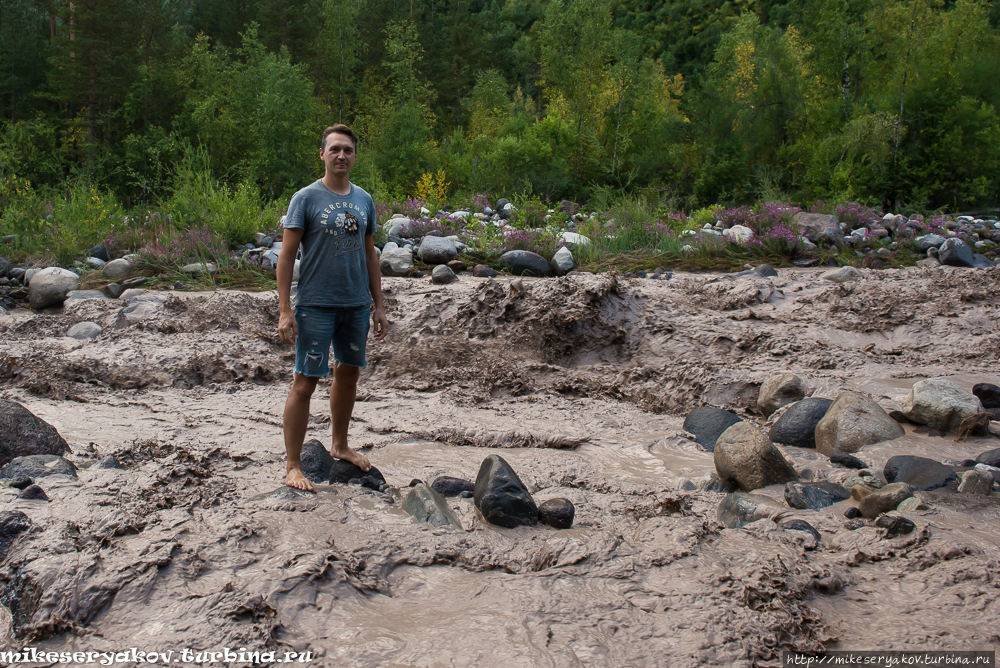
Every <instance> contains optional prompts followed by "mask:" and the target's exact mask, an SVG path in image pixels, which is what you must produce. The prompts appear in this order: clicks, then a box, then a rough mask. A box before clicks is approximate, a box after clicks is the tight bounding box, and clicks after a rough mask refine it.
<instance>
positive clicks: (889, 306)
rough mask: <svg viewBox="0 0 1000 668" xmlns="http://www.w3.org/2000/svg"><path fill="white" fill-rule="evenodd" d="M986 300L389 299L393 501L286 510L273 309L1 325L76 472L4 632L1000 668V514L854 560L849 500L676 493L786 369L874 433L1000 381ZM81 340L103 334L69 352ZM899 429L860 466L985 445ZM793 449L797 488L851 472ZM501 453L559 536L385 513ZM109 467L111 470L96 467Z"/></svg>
mask: <svg viewBox="0 0 1000 668" xmlns="http://www.w3.org/2000/svg"><path fill="white" fill-rule="evenodd" d="M984 277H986V278H987V279H989V280H992V281H994V282H995V279H996V278H997V276H996V275H994V274H993V273H992V272H960V271H951V270H939V271H936V272H931V271H922V270H921V271H917V270H905V271H899V272H888V271H886V272H865V275H864V277H863V279H862V280H861V281H860V282H859V283H857V284H854V285H849V286H828V285H823V284H822V283H821V282H819V281H818V280H817V277H816V273H815V272H808V271H793V272H785V271H782V275H781V277H780V278H778V279H774V280H759V279H736V280H733V279H728V278H720V277H713V276H693V275H679V276H678V277H677V278H676V279H675V280H673V281H671V282H665V283H657V282H654V281H627V280H624V279H622V280H616V279H614V278H609V277H588V276H579V277H571V278H569V279H561V280H558V281H557V280H540V281H529V280H525V281H521V282H509V281H501V282H494V283H488V282H482V281H476V280H472V279H468V280H464V281H462V282H460V283H459V284H457V285H454V286H448V287H447V288H440V287H432V286H428V285H427V284H424V283H417V282H411V281H407V280H404V279H388V280H386V287H387V291H388V293H389V305H390V318H391V319H392V321H393V323H394V329H393V332H392V337H391V341H390V342H389V343H388V344H386V345H384V346H380V347H375V348H374V349H373V350H372V354H371V360H372V364H371V366H370V367H369V369H368V370H367V371H366V372H365V376H364V378H363V381H362V396H361V399H362V401H359V402H358V404H357V407H356V411H355V418H356V420H355V422H354V423H353V424H352V427H351V439H352V443H353V444H354V445H355V447H362V448H365V452H366V454H368V456H369V457H370V458H371V459H372V460H373V462H374V463H375V464H376V465H377V466H378V467H379V468H380V469H381V470H382V471H383V473H384V474H385V475H386V478H387V479H388V481H389V483H390V484H391V485H392V486H393V487H394V488H395V490H394V492H393V493H391V494H378V493H375V492H372V491H370V490H366V489H362V488H358V487H352V486H346V485H334V486H327V487H324V488H322V489H321V490H320V491H319V492H318V493H317V494H315V495H311V496H308V497H306V496H303V497H297V498H295V497H293V498H291V499H286V498H281V497H273V496H271V495H270V493H271V492H273V491H275V490H279V489H280V488H281V480H282V474H283V447H282V445H281V427H280V425H281V410H282V406H283V402H284V393H285V387H286V386H287V380H288V370H289V367H290V359H289V355H288V350H287V349H286V348H284V347H282V346H280V345H279V344H278V342H277V341H276V337H275V336H274V333H273V329H274V324H275V318H276V308H275V302H274V298H273V296H271V295H244V294H225V293H220V294H214V295H193V296H187V297H185V298H179V299H173V300H169V299H168V300H167V301H166V303H164V304H162V305H157V306H156V307H155V308H153V309H151V310H150V311H149V312H148V313H146V314H145V315H143V316H142V317H141V318H136V319H134V321H133V320H129V318H128V314H124V315H123V313H122V312H121V307H122V305H120V304H110V303H94V302H86V303H77V304H70V305H68V306H67V307H66V308H65V309H63V310H62V311H60V312H55V313H51V314H46V315H30V314H26V313H15V314H13V315H12V316H9V317H8V318H6V319H5V321H4V322H2V323H0V326H4V327H6V328H7V335H6V337H7V338H6V341H7V343H5V344H4V350H3V354H4V360H5V369H6V371H5V372H4V374H5V375H4V376H3V379H4V382H5V383H6V386H5V390H4V394H5V396H7V397H8V398H14V399H16V400H19V401H21V402H23V403H24V404H25V405H26V406H27V407H28V408H29V409H31V410H32V411H33V412H35V413H36V414H37V415H38V416H40V417H42V418H44V419H45V420H47V421H49V422H50V423H52V424H53V425H55V426H56V427H57V428H58V429H59V431H60V433H61V434H63V436H64V437H65V438H66V439H67V441H68V442H69V443H70V445H71V447H72V450H73V454H72V455H71V457H70V458H71V459H72V460H73V461H74V462H76V463H77V464H78V466H80V467H81V471H80V474H79V479H78V480H72V479H67V478H59V477H56V476H51V477H49V478H46V479H44V480H43V481H42V482H43V486H44V487H45V489H46V492H47V493H48V495H49V497H50V498H51V499H52V501H51V502H50V503H48V504H46V503H44V502H30V501H17V500H11V499H12V498H13V493H12V492H3V494H5V496H6V498H5V500H7V501H9V502H8V504H7V506H6V507H7V508H9V509H18V510H21V511H22V512H24V513H25V514H26V515H28V516H29V517H30V518H31V520H32V522H33V525H34V529H33V531H32V532H31V533H30V534H28V535H26V536H24V537H22V538H21V539H20V540H19V541H18V542H17V543H16V544H15V545H14V547H13V548H12V549H11V550H10V551H9V552H8V554H7V555H6V557H5V558H4V561H3V562H2V563H0V578H2V581H3V582H2V584H3V590H4V591H5V592H7V595H6V596H5V598H4V602H6V603H7V604H8V605H9V606H10V608H11V612H12V619H11V620H10V622H9V624H8V626H7V628H6V629H4V630H3V631H0V634H5V635H6V636H8V637H10V636H13V635H16V636H17V639H12V640H10V642H11V643H15V644H16V643H17V642H29V641H30V642H33V643H34V644H36V645H38V646H39V647H41V648H45V649H53V650H69V649H74V650H95V651H96V650H108V649H119V650H120V649H124V648H129V647H133V646H139V647H147V648H148V649H155V650H170V649H174V650H179V649H182V648H185V647H189V648H193V649H206V650H218V651H221V648H222V647H223V646H227V647H231V648H234V649H236V648H238V647H248V648H252V649H275V650H278V651H286V650H290V651H300V650H308V651H311V652H313V655H314V656H315V657H317V658H316V660H315V661H314V665H330V666H474V665H475V666H511V665H514V666H520V665H524V666H627V665H635V666H661V665H663V666H666V665H670V666H695V665H773V664H776V663H777V660H778V658H777V657H778V652H780V651H781V650H782V649H800V650H815V649H821V648H823V647H826V648H839V649H997V646H998V645H1000V638H998V636H997V629H998V628H1000V624H998V622H1000V619H998V605H1000V603H998V593H1000V592H998V587H1000V585H998V580H997V566H998V555H1000V531H998V527H1000V524H998V523H1000V499H998V497H997V495H996V494H994V496H993V497H990V498H980V499H972V498H970V497H964V496H959V495H957V494H955V493H954V492H949V491H943V492H933V493H927V494H926V500H927V502H928V503H929V504H930V505H931V509H930V510H927V511H918V512H913V513H908V515H907V516H908V517H910V519H912V520H913V521H914V522H915V523H916V525H917V531H915V532H914V533H913V534H910V535H909V536H904V537H901V538H897V539H892V540H887V539H885V538H884V537H882V536H881V535H880V534H878V533H877V532H874V531H872V530H870V529H862V530H859V531H857V532H854V533H853V534H851V533H849V532H846V531H845V530H844V527H843V521H844V520H843V512H844V510H845V509H846V508H847V507H848V506H849V505H851V502H850V501H848V502H843V503H841V504H837V505H835V506H832V507H830V508H827V509H824V510H823V511H821V512H815V513H808V519H809V521H810V523H812V524H813V525H814V526H815V527H816V528H817V529H818V530H819V531H820V533H821V535H822V537H823V540H822V541H821V542H819V543H817V542H816V541H814V540H813V539H812V537H811V536H809V535H808V534H805V533H803V532H792V531H783V530H780V529H778V528H777V526H776V525H774V524H773V523H771V522H769V521H762V522H758V523H756V524H754V525H751V526H748V527H745V528H743V529H739V530H733V529H725V528H723V527H722V526H721V525H719V524H718V523H717V521H716V520H715V509H716V506H717V505H718V503H719V501H720V500H721V498H722V495H721V494H714V493H708V492H693V493H690V492H685V493H679V492H676V491H674V489H675V484H676V481H677V478H679V477H681V476H685V477H688V478H691V479H697V478H699V477H700V476H701V475H703V474H704V473H706V472H708V471H711V470H713V468H714V467H713V463H712V455H711V453H707V452H704V451H703V450H701V449H700V448H699V447H698V446H697V445H696V444H694V443H693V442H692V441H691V440H689V439H688V438H687V437H686V435H685V434H684V432H683V430H682V423H683V415H685V414H686V412H687V410H689V409H690V408H691V407H693V406H696V405H700V404H702V403H710V404H713V405H720V406H724V407H727V408H729V409H731V410H735V411H737V412H739V413H740V414H741V415H742V416H743V417H744V418H746V419H748V420H751V421H754V422H756V423H758V424H761V425H764V424H765V420H764V418H763V417H761V416H759V415H756V414H755V413H754V399H755V397H756V390H757V388H759V385H760V383H761V382H762V381H763V379H764V378H765V377H766V376H767V374H768V373H771V372H773V371H777V370H786V369H788V370H793V371H795V372H796V373H798V374H800V375H801V376H802V377H803V378H804V379H806V381H807V382H808V383H809V385H810V387H811V389H812V392H813V394H814V395H815V396H826V397H831V398H832V397H835V396H836V394H837V393H838V392H839V391H840V390H842V389H852V390H856V391H862V392H865V393H867V394H870V395H871V396H873V397H874V398H875V399H877V400H878V401H879V402H880V403H881V404H882V405H883V406H884V407H886V408H887V410H891V409H892V408H897V407H898V405H899V403H900V402H901V400H902V399H903V398H904V397H905V394H906V392H907V391H908V389H909V387H910V385H912V383H913V382H915V381H916V380H918V379H920V378H922V377H929V376H937V375H948V376H951V377H953V378H954V379H955V380H956V381H958V382H960V383H961V384H963V385H965V386H968V387H971V385H972V384H973V383H975V382H982V381H993V382H996V381H997V380H998V376H997V375H995V374H993V373H992V372H993V370H994V369H995V368H996V363H997V357H998V352H1000V349H998V341H1000V331H998V328H997V325H996V324H995V323H996V322H997V320H996V315H997V314H996V308H995V307H994V306H993V305H992V303H991V302H990V301H989V300H988V299H986V297H985V296H983V295H980V292H981V288H980V287H978V286H980V285H982V281H983V280H984ZM927 295H934V296H935V298H934V299H933V300H928V299H927ZM83 320H93V321H96V322H99V323H100V324H102V326H104V327H105V332H106V333H105V334H104V335H103V336H102V337H101V338H99V339H98V340H96V341H93V342H87V343H80V342H71V341H69V340H67V339H63V338H62V337H61V334H62V332H64V331H65V329H67V328H68V327H69V326H70V325H72V324H73V323H75V322H80V321H83ZM871 344H874V345H871ZM866 348H867V350H866ZM321 389H325V388H323V387H322V386H321ZM327 410H328V407H327V406H326V401H325V399H324V398H323V397H322V396H321V394H320V393H318V394H317V397H316V398H315V399H314V402H313V418H312V421H311V424H310V433H309V435H308V437H310V438H312V437H315V438H321V439H326V438H328V436H327V434H328V430H329V422H328V421H326V420H325V419H324V415H325V414H326V411H327ZM456 429H475V430H480V432H483V433H488V434H490V435H492V440H491V442H492V443H493V444H494V445H503V443H504V442H505V441H504V439H505V438H506V436H504V435H505V434H524V433H530V434H532V435H534V436H536V437H537V438H536V440H537V441H538V442H539V443H541V442H544V441H546V439H548V440H549V441H551V440H552V439H553V438H555V437H559V438H563V439H567V440H569V441H573V442H578V441H579V442H582V444H580V445H579V446H578V447H576V448H571V449H552V448H544V447H538V448H503V449H501V450H497V449H496V448H484V447H476V446H475V445H455V444H454V442H449V441H448V438H446V437H444V436H442V434H446V433H451V432H448V431H447V430H456ZM906 430H907V433H906V435H905V436H904V437H902V438H900V439H897V440H895V441H892V442H888V443H883V444H878V445H875V446H869V447H867V448H865V449H864V450H863V451H862V452H861V453H859V454H860V456H861V457H862V458H863V459H865V460H866V461H868V462H870V463H871V464H872V469H873V470H881V467H882V465H883V464H884V462H885V460H886V459H888V458H889V457H891V456H892V455H895V454H916V455H921V456H927V457H932V458H935V459H938V460H945V459H950V460H955V461H961V460H963V459H966V458H974V457H975V456H976V455H978V454H979V453H980V452H983V451H984V450H988V449H992V448H995V447H1000V442H998V441H997V440H996V439H986V438H973V439H969V440H968V441H965V442H961V443H956V442H955V441H954V435H951V436H947V437H935V436H930V435H929V434H928V433H927V430H925V429H923V428H919V427H915V426H913V425H907V427H906ZM434 438H437V439H438V440H433V439H434ZM515 441H516V439H513V438H512V439H511V442H515ZM519 442H520V441H519ZM784 450H785V453H786V455H787V456H788V457H789V459H790V460H791V461H792V462H793V463H794V464H795V466H796V468H797V469H799V471H800V472H801V473H802V475H803V477H804V478H811V479H831V480H840V479H842V478H843V476H844V475H846V474H847V472H846V471H845V470H844V469H840V468H839V467H836V466H832V465H831V464H830V463H829V462H828V461H827V460H826V459H825V458H823V457H820V456H818V455H817V454H816V453H815V452H812V451H809V450H800V449H795V448H785V449H784ZM496 452H499V453H500V454H501V455H502V456H503V457H504V458H506V459H507V460H508V461H509V462H510V463H511V464H512V465H513V466H514V468H515V469H516V470H517V471H518V473H519V475H520V476H521V478H522V479H523V480H524V481H525V483H526V484H527V485H528V486H529V488H530V489H531V491H532V493H533V495H534V496H535V498H536V500H537V501H544V500H546V499H549V498H556V497H565V498H568V499H570V500H572V501H573V502H574V504H575V505H576V509H577V515H576V523H575V525H574V528H573V529H570V530H566V531H555V530H552V529H549V528H547V527H544V526H538V527H533V528H520V529H516V530H506V529H499V528H496V527H491V526H489V525H486V524H484V523H483V522H482V520H481V519H480V518H479V517H478V515H477V513H476V511H475V509H474V508H473V506H472V503H471V501H470V500H466V499H452V500H451V505H452V506H453V507H454V508H455V509H456V514H457V515H458V517H459V518H460V519H461V521H462V524H463V530H461V531H458V530H448V529H434V528H431V527H428V526H422V525H418V524H415V523H414V522H413V521H412V520H411V519H410V518H409V517H408V516H407V515H405V513H403V512H402V510H401V508H400V502H399V499H400V495H401V494H403V493H405V491H406V486H407V485H408V484H409V482H410V480H411V479H413V478H419V479H422V480H430V479H431V478H433V477H434V476H436V475H441V474H446V475H453V476H459V477H464V478H467V479H474V478H475V475H476V472H477V471H478V468H479V464H480V462H481V461H482V459H483V458H484V457H485V456H486V455H488V454H492V453H496ZM112 453H113V454H116V455H117V456H118V457H119V459H120V460H121V461H122V463H123V466H124V469H122V470H98V469H96V468H89V467H90V465H91V464H93V463H94V462H96V461H97V460H98V459H99V458H100V457H102V456H104V455H106V454H112ZM762 493H765V494H768V495H771V496H772V497H774V498H776V499H781V498H782V489H781V488H780V487H774V488H769V489H766V490H762ZM831 583H832V584H831ZM0 617H2V615H0ZM4 645H5V646H7V641H5V642H4Z"/></svg>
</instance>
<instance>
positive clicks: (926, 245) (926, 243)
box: [913, 234, 945, 253]
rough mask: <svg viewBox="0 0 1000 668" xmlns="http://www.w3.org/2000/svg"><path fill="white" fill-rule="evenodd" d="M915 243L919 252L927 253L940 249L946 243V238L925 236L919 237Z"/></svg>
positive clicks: (936, 235)
mask: <svg viewBox="0 0 1000 668" xmlns="http://www.w3.org/2000/svg"><path fill="white" fill-rule="evenodd" d="M913 241H914V243H915V244H916V246H917V250H918V251H920V252H921V253H926V252H927V251H929V250H930V249H932V248H940V247H941V244H943V243H944V242H945V238H944V237H942V236H941V235H940V234H925V235H924V236H922V237H917V238H916V239H914V240H913Z"/></svg>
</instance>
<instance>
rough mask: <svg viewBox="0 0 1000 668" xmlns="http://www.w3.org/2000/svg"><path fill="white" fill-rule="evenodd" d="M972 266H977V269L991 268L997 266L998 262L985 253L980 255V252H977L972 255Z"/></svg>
mask: <svg viewBox="0 0 1000 668" xmlns="http://www.w3.org/2000/svg"><path fill="white" fill-rule="evenodd" d="M972 266H973V267H975V268H976V269H989V268H990V267H995V266H997V263H996V262H994V261H993V260H991V259H989V258H988V257H986V256H985V255H980V254H979V253H975V254H974V255H973V256H972Z"/></svg>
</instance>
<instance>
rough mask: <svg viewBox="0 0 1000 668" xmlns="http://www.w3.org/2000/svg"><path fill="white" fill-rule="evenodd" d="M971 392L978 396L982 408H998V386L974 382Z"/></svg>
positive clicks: (999, 395)
mask: <svg viewBox="0 0 1000 668" xmlns="http://www.w3.org/2000/svg"><path fill="white" fill-rule="evenodd" d="M972 393H973V394H974V395H976V396H977V397H978V398H979V402H980V403H981V404H982V405H983V408H1000V387H997V386H996V385H994V384H992V383H976V384H975V385H973V386H972Z"/></svg>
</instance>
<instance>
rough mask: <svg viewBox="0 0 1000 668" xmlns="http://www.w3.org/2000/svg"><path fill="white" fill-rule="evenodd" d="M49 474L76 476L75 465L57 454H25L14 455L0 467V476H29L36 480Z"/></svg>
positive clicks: (11, 477)
mask: <svg viewBox="0 0 1000 668" xmlns="http://www.w3.org/2000/svg"><path fill="white" fill-rule="evenodd" d="M50 475H68V476H70V477H71V478H75V477H76V467H75V466H73V464H72V462H69V461H67V460H65V459H63V458H62V457H59V456H57V455H27V456H25V457H15V458H14V459H12V460H10V461H9V462H8V463H7V464H6V465H4V466H3V468H0V478H8V479H10V480H17V479H18V478H31V479H32V480H37V479H38V478H44V477H46V476H50Z"/></svg>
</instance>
